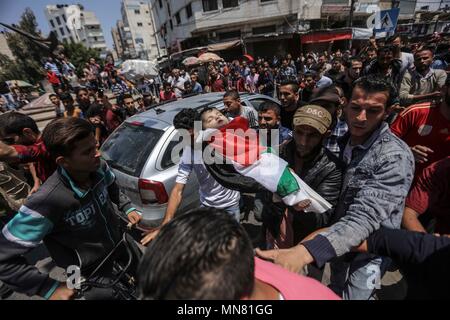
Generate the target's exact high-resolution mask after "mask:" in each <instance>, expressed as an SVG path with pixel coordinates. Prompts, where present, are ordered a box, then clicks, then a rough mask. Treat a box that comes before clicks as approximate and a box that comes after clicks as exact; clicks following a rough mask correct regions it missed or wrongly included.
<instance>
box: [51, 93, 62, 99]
mask: <svg viewBox="0 0 450 320" xmlns="http://www.w3.org/2000/svg"><path fill="white" fill-rule="evenodd" d="M52 97H57V98H60V99H61V97H60V96H58V95H57V94H56V93H51V94H50V95H49V96H48V98H49V99H51V98H52Z"/></svg>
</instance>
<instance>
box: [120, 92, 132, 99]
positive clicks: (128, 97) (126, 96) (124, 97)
mask: <svg viewBox="0 0 450 320" xmlns="http://www.w3.org/2000/svg"><path fill="white" fill-rule="evenodd" d="M125 99H133V100H134V98H133V96H132V95H131V94H129V93H125V94H124V95H123V98H122V100H125Z"/></svg>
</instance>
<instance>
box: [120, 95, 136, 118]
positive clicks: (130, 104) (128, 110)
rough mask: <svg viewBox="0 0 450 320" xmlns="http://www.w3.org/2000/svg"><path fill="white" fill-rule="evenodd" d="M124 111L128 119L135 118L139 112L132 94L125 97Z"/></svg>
mask: <svg viewBox="0 0 450 320" xmlns="http://www.w3.org/2000/svg"><path fill="white" fill-rule="evenodd" d="M123 111H124V115H125V117H127V118H128V117H132V116H134V115H135V114H136V113H137V112H138V110H137V109H136V105H135V103H134V99H133V96H132V95H131V94H126V95H124V96H123Z"/></svg>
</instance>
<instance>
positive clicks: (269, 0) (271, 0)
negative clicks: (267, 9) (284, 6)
mask: <svg viewBox="0 0 450 320" xmlns="http://www.w3.org/2000/svg"><path fill="white" fill-rule="evenodd" d="M260 1H261V2H262V3H264V2H275V1H277V0H260Z"/></svg>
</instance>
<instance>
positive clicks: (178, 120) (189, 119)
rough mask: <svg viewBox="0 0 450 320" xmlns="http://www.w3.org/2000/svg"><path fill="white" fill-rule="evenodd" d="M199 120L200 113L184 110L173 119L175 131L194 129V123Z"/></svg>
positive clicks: (193, 110)
mask: <svg viewBox="0 0 450 320" xmlns="http://www.w3.org/2000/svg"><path fill="white" fill-rule="evenodd" d="M198 118H199V113H198V111H197V110H195V109H188V108H185V109H182V110H181V111H180V112H178V113H177V114H176V115H175V117H174V118H173V126H174V127H175V129H186V130H190V129H194V122H195V121H196V120H197V119H198Z"/></svg>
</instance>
